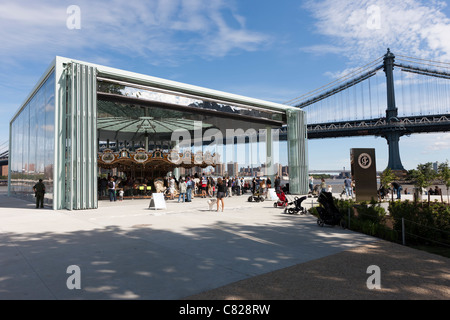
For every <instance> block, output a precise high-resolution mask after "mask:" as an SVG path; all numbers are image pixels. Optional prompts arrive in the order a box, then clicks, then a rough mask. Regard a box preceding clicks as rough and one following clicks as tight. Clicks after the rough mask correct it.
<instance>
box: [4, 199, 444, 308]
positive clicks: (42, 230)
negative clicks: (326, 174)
mask: <svg viewBox="0 0 450 320" xmlns="http://www.w3.org/2000/svg"><path fill="white" fill-rule="evenodd" d="M207 200H208V199H201V198H196V199H195V200H194V201H193V202H191V203H177V201H170V200H169V201H167V202H166V205H167V208H166V209H164V210H150V209H149V208H148V206H149V202H150V201H149V200H125V201H122V202H120V201H117V202H109V201H101V202H99V209H97V210H85V211H66V210H61V211H53V210H50V209H35V208H34V204H32V203H28V202H24V201H22V200H18V199H14V198H8V197H6V196H5V194H4V193H3V194H1V195H0V221H1V224H0V299H152V300H155V299H158V300H174V299H284V298H286V299H308V298H311V297H312V298H315V299H320V298H321V297H322V298H324V297H327V298H328V296H329V294H330V293H331V292H332V291H330V290H329V289H327V288H326V287H317V286H316V288H315V289H314V290H315V291H314V292H313V291H312V290H307V289H306V287H302V286H303V285H304V286H306V285H308V286H311V283H310V282H311V281H312V280H314V275H312V274H311V275H310V276H307V275H308V272H320V273H322V272H323V277H318V278H317V279H319V278H320V279H321V283H322V286H323V285H325V284H324V283H328V284H330V285H331V284H333V285H334V286H335V285H336V281H333V279H334V280H335V279H336V278H337V277H342V276H343V275H344V276H345V277H352V279H353V280H352V281H355V279H359V280H360V281H359V282H361V283H358V284H355V285H356V286H357V288H359V289H360V290H362V291H364V292H366V293H369V291H371V290H369V289H367V287H366V283H365V281H366V279H367V278H368V277H369V274H367V273H366V268H367V267H368V266H369V265H370V264H371V263H378V264H382V263H383V260H382V258H381V260H380V257H378V258H376V259H372V260H370V259H369V260H364V259H363V257H366V258H367V257H370V256H371V255H364V254H361V255H359V254H357V253H358V252H359V251H361V250H362V251H364V250H366V251H367V250H369V251H370V248H374V247H375V248H376V247H377V246H379V245H380V242H379V240H377V239H375V238H373V237H370V236H366V235H363V234H360V233H355V232H352V231H349V230H343V229H341V228H339V227H324V228H320V227H319V226H318V225H317V224H316V219H315V218H314V217H312V216H310V215H285V214H282V210H281V209H277V208H274V207H273V203H274V201H265V202H262V203H254V202H253V203H250V202H247V197H246V196H240V197H236V196H235V197H232V198H226V199H225V210H224V212H215V211H210V210H209V207H208V204H207ZM303 205H304V206H305V207H309V206H310V205H311V200H310V199H308V200H306V201H305V202H304V203H303ZM382 243H385V242H382ZM383 246H385V244H383ZM398 247H401V246H397V245H396V247H395V248H398ZM358 250H359V251H358ZM396 250H398V249H396ZM408 250H412V249H409V248H408ZM394 251H395V250H394ZM376 252H380V251H379V250H374V252H371V253H373V254H375V253H376ZM412 252H413V255H414V254H416V253H418V254H422V253H419V251H417V250H412ZM429 256H431V257H432V259H431V258H429ZM429 256H427V257H428V258H427V259H428V261H431V260H433V259H434V260H436V261H438V262H439V263H438V264H437V265H435V266H436V267H438V268H439V270H440V274H439V276H440V277H441V278H440V279H439V281H438V282H439V283H440V287H439V285H437V286H438V288H436V290H437V291H436V292H437V294H438V295H435V296H433V295H430V296H429V297H431V298H447V299H448V298H450V294H449V295H447V296H446V294H448V287H449V286H448V282H449V274H450V271H449V270H450V269H449V259H445V258H441V257H438V256H434V255H429ZM333 257H339V259H344V260H338V261H340V263H339V264H338V265H336V263H337V262H336V260H334V262H333V261H332V260H331V261H330V260H327V259H332V258H333ZM350 257H351V258H350ZM372 257H373V256H372ZM393 258H394V257H391V259H393ZM351 259H356V260H355V261H357V263H354V264H353V263H352V261H353V260H351ZM316 262H318V263H319V265H316V266H314V265H311V264H314V263H316ZM324 263H325V265H324ZM352 264H353V265H355V266H356V265H357V266H358V267H359V269H358V271H352V272H356V273H357V275H355V274H353V276H350V275H345V272H344V274H343V270H347V271H349V270H350V269H349V268H350V265H352ZM73 265H75V266H78V267H79V271H80V272H79V275H80V278H79V280H80V285H81V289H69V288H68V286H67V282H68V279H69V277H71V276H72V272H69V273H68V271H67V268H68V267H69V266H73ZM327 265H328V266H329V270H327V269H328V267H327ZM346 266H347V267H346ZM433 266H434V264H433ZM305 267H306V268H307V269H302V271H301V274H303V277H304V278H303V279H299V278H298V277H299V276H301V274H300V273H299V271H298V270H297V271H296V269H295V268H305ZM333 270H336V271H337V272H339V274H334V273H333ZM291 272H292V273H291ZM398 272H400V271H398ZM417 272H418V274H420V273H419V271H417ZM427 274H428V275H429V273H427ZM279 275H283V276H282V278H280V276H279ZM293 275H296V276H293ZM317 275H318V274H317V273H316V276H317ZM415 276H417V274H416V275H415ZM345 277H344V279H345ZM258 279H260V281H258ZM296 279H297V280H296ZM326 279H329V281H326ZM402 279H403V280H402V281H404V279H405V278H402ZM296 281H299V282H296ZM341 281H343V282H341V287H342V284H344V287H345V284H346V283H347V285H348V284H349V283H351V282H348V281H345V280H341ZM442 281H444V282H442ZM445 281H447V282H445ZM283 283H284V285H288V284H289V286H291V289H289V290H286V288H284V289H283V288H282V287H281V288H279V287H278V288H277V286H283ZM338 283H339V281H338ZM442 285H443V286H444V288H442ZM294 287H295V288H296V289H295V290H297V293H295V292H296V291H295V290H294V291H293V290H292V289H293V288H294ZM251 288H255V290H252V289H251ZM445 288H447V289H445ZM319 289H320V291H321V292H322V294H323V295H322V296H321V295H320V292H319V291H318V290H319ZM336 290H337V289H334V291H336ZM307 292H309V293H310V294H311V295H310V296H308V295H305V294H306V293H307ZM352 292H353V293H357V291H355V288H353V289H352ZM389 292H391V291H389ZM301 293H303V294H301ZM391 293H392V292H391ZM355 296H356V297H358V295H355ZM359 297H360V298H361V297H364V296H359ZM371 297H377V296H368V298H371ZM341 298H342V299H345V298H346V296H345V292H344V296H342V297H341ZM348 298H352V297H351V296H349V297H348ZM397 298H401V296H399V297H397Z"/></svg>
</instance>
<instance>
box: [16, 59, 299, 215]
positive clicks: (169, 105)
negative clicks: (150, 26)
mask: <svg viewBox="0 0 450 320" xmlns="http://www.w3.org/2000/svg"><path fill="white" fill-rule="evenodd" d="M286 126H287V141H288V150H287V154H288V161H289V183H290V192H291V193H293V194H299V195H300V194H306V193H307V192H308V167H307V152H306V151H307V133H306V115H305V113H304V111H302V110H300V109H298V108H293V107H289V106H285V105H281V104H277V103H272V102H267V101H263V100H257V99H253V98H248V97H243V96H239V95H234V94H229V93H225V92H220V91H216V90H211V89H206V88H201V87H197V86H192V85H187V84H183V83H178V82H174V81H169V80H164V79H160V78H155V77H151V76H146V75H142V74H137V73H132V72H126V71H123V70H118V69H114V68H110V67H105V66H100V65H96V64H91V63H86V62H81V61H76V60H72V59H68V58H62V57H56V58H55V60H54V61H53V63H52V64H51V65H50V67H49V68H48V69H47V71H46V72H45V74H44V75H43V76H42V78H41V79H40V80H39V82H38V84H37V85H36V86H35V87H34V89H33V90H32V92H31V93H30V94H29V96H28V97H27V99H26V100H25V102H24V103H23V105H22V106H21V107H20V109H19V110H18V111H17V112H16V114H15V115H14V117H13V118H12V120H11V122H10V140H9V141H10V146H9V150H10V153H9V154H10V159H9V163H10V165H9V181H8V193H9V195H10V196H15V197H19V198H23V199H28V200H31V201H32V200H33V198H34V194H33V191H32V187H33V185H34V184H35V183H36V181H37V180H38V179H43V181H44V183H45V185H46V188H47V194H46V196H45V203H46V204H47V205H50V206H52V207H53V209H55V210H59V209H64V208H65V209H69V210H81V209H95V208H97V206H98V193H97V176H98V172H99V170H98V168H99V166H100V167H106V168H108V166H109V167H112V166H115V167H117V168H119V170H123V171H126V170H134V169H135V168H137V167H138V168H140V169H141V170H144V169H145V170H147V171H148V172H151V171H152V170H153V171H155V170H157V169H158V170H160V171H161V170H162V172H166V171H168V170H169V171H175V170H177V168H178V167H183V166H184V167H189V166H191V167H192V166H205V165H210V164H212V165H214V164H215V161H217V159H218V158H216V157H220V155H219V153H220V152H217V153H218V154H215V153H209V152H206V153H202V152H200V158H198V156H199V154H198V152H197V153H196V152H193V149H192V148H193V147H195V146H197V147H199V148H200V149H202V146H203V145H204V144H205V140H209V141H216V142H219V144H221V143H223V144H226V143H227V142H226V141H230V139H231V141H232V142H233V143H234V142H235V141H236V140H239V139H240V138H241V137H240V136H242V135H244V136H246V138H247V140H250V139H253V138H252V137H250V136H251V135H252V134H253V133H254V132H259V133H260V132H265V138H264V141H265V143H266V164H265V165H266V167H268V168H269V173H270V174H269V176H272V175H274V174H276V172H273V170H272V171H271V168H272V165H273V163H272V159H273V154H272V152H274V151H273V149H272V144H273V134H272V132H273V130H274V129H279V128H281V127H286ZM230 133H231V135H230ZM247 140H241V141H247ZM166 149H167V150H168V152H164V150H166ZM197 149H198V148H197ZM216 150H217V148H216ZM219 150H220V149H219ZM206 155H208V157H209V158H208V157H206ZM158 174H160V172H159V173H158Z"/></svg>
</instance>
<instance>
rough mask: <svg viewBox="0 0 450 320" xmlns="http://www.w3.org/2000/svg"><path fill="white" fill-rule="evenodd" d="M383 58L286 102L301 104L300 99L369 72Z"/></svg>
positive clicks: (302, 99) (305, 98)
mask: <svg viewBox="0 0 450 320" xmlns="http://www.w3.org/2000/svg"><path fill="white" fill-rule="evenodd" d="M382 58H383V56H381V57H379V58H377V59H375V60H373V61H372V62H370V63H368V64H366V65H364V66H362V67H360V68H358V69H355V70H354V71H352V72H350V73H348V74H346V75H344V76H342V77H340V78H338V79H336V80H334V81H332V82H330V83H328V84H326V85H324V86H321V87H319V88H317V89H315V90H313V91H310V92H307V93H305V94H303V95H301V96H299V97H296V98H294V99H291V100H289V101H286V102H285V104H287V105H295V104H301V103H300V101H305V100H307V99H308V98H309V97H311V96H317V95H320V94H321V93H322V92H324V91H327V90H330V88H332V87H335V86H338V85H339V84H341V83H344V82H346V81H348V79H352V78H356V77H357V76H358V75H361V74H363V73H367V70H369V69H371V68H374V66H376V65H379V64H380V63H381V60H382Z"/></svg>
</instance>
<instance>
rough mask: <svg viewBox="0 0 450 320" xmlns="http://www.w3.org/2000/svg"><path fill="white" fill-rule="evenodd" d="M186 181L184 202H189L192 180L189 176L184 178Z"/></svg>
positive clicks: (190, 199)
mask: <svg viewBox="0 0 450 320" xmlns="http://www.w3.org/2000/svg"><path fill="white" fill-rule="evenodd" d="M186 180H187V181H186V202H191V201H192V189H193V188H192V187H193V184H194V180H192V179H191V178H190V177H189V176H187V177H186Z"/></svg>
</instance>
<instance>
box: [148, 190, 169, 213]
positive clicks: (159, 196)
mask: <svg viewBox="0 0 450 320" xmlns="http://www.w3.org/2000/svg"><path fill="white" fill-rule="evenodd" d="M149 209H166V201H165V200H164V194H163V193H153V194H152V199H151V200H150V205H149Z"/></svg>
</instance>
